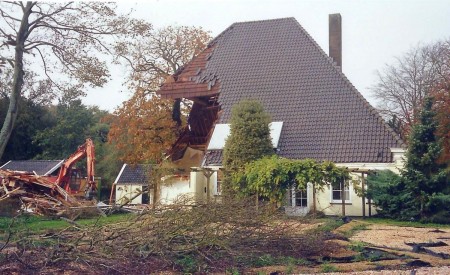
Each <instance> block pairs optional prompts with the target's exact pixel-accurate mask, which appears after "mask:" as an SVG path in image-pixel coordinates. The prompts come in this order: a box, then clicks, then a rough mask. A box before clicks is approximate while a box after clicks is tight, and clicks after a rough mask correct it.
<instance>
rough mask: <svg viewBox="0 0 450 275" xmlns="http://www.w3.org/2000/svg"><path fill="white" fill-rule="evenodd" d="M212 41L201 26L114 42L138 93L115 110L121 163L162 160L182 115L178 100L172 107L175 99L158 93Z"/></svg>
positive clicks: (114, 137) (114, 132)
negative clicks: (130, 40) (161, 87)
mask: <svg viewBox="0 0 450 275" xmlns="http://www.w3.org/2000/svg"><path fill="white" fill-rule="evenodd" d="M209 39H210V36H209V34H208V32H206V31H204V30H203V29H202V28H196V27H183V26H181V27H165V28H162V29H159V30H153V29H149V30H148V31H147V32H145V34H144V35H143V36H142V37H140V38H138V39H135V40H133V41H132V42H126V43H118V44H117V45H116V47H115V54H116V57H117V61H120V60H122V61H123V60H124V61H125V64H126V65H127V67H128V68H129V72H130V73H129V75H128V81H127V82H128V84H129V88H130V89H132V90H133V91H135V92H134V94H133V96H132V97H131V98H130V99H129V100H128V101H125V102H124V103H123V104H122V106H121V107H119V108H118V109H117V110H116V111H115V113H114V119H113V123H112V126H111V131H110V134H109V138H110V141H111V142H113V143H114V144H115V145H116V148H117V150H118V151H119V154H120V156H121V159H122V160H123V161H125V162H128V163H142V162H153V163H159V162H161V160H162V158H163V156H164V154H165V153H166V152H167V151H168V149H170V147H171V145H172V144H173V143H174V141H175V139H176V138H177V135H178V127H180V126H181V125H182V122H183V120H184V119H183V118H182V114H181V108H179V103H180V102H179V101H178V106H175V108H174V106H173V102H172V101H170V100H163V99H161V98H160V97H159V96H158V95H156V94H155V91H157V90H158V89H159V87H160V85H161V84H162V83H164V80H165V79H166V77H168V76H170V75H172V74H174V73H175V72H176V70H178V69H179V68H181V67H182V66H183V65H184V64H185V63H187V62H188V61H190V60H191V59H192V58H193V57H194V56H195V55H196V54H198V53H199V52H200V51H201V50H202V49H203V48H204V47H206V43H207V41H208V40H209ZM176 107H178V108H176ZM174 110H176V111H178V112H179V113H178V114H174V113H175V112H174ZM186 112H187V111H185V112H184V115H185V114H186Z"/></svg>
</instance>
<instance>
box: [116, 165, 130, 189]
mask: <svg viewBox="0 0 450 275" xmlns="http://www.w3.org/2000/svg"><path fill="white" fill-rule="evenodd" d="M126 166H127V164H126V163H124V164H123V165H122V168H121V169H120V172H119V174H118V175H117V178H116V180H115V181H114V184H117V182H118V181H119V179H120V177H121V176H122V173H123V170H125V167H126Z"/></svg>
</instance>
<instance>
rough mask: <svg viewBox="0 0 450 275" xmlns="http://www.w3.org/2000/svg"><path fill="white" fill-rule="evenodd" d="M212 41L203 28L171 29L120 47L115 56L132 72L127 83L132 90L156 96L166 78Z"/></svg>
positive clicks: (166, 28) (171, 27)
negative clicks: (155, 93) (142, 90)
mask: <svg viewBox="0 0 450 275" xmlns="http://www.w3.org/2000/svg"><path fill="white" fill-rule="evenodd" d="M210 39H211V36H210V35H209V32H207V31H205V30H203V29H202V28H201V27H188V26H168V27H164V28H161V29H158V30H149V31H148V32H147V33H146V34H145V35H143V36H141V37H140V38H139V39H134V40H133V41H126V42H122V43H118V44H117V45H116V47H115V53H116V56H117V57H118V59H117V61H118V62H119V61H120V60H125V64H126V65H127V66H128V67H129V69H130V70H129V72H130V73H129V75H128V81H127V82H128V84H129V85H130V87H131V88H132V90H136V88H139V89H144V90H146V91H147V93H152V92H155V91H156V90H157V89H159V86H160V85H161V84H162V83H163V82H164V80H165V79H166V77H168V76H170V75H172V74H173V73H175V72H176V71H177V70H178V69H179V68H181V67H182V66H183V65H184V64H186V63H187V62H189V61H190V60H191V59H192V58H193V57H194V56H196V55H197V54H199V53H200V52H201V51H202V50H203V49H204V48H205V47H206V45H207V43H208V42H209V40H210Z"/></svg>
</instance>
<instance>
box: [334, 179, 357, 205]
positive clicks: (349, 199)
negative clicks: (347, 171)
mask: <svg viewBox="0 0 450 275" xmlns="http://www.w3.org/2000/svg"><path fill="white" fill-rule="evenodd" d="M345 182H347V184H346V185H347V186H345V188H344V196H345V193H346V192H348V198H346V199H345V203H351V202H352V193H351V187H350V186H351V180H348V181H343V182H341V183H340V184H339V185H340V186H339V189H334V186H333V184H332V183H330V202H331V203H342V197H341V194H342V191H341V190H342V189H341V188H342V184H343V183H345ZM337 191H338V192H339V197H340V198H339V199H337V200H335V199H334V196H333V195H334V192H337Z"/></svg>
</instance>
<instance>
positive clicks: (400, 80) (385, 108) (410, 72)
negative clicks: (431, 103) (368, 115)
mask: <svg viewBox="0 0 450 275" xmlns="http://www.w3.org/2000/svg"><path fill="white" fill-rule="evenodd" d="M449 42H450V40H449V41H443V42H437V43H434V44H431V45H426V46H417V47H415V48H412V49H411V50H410V51H409V52H407V53H406V54H405V55H403V56H401V57H398V58H396V62H395V64H393V65H386V67H385V68H384V70H383V71H382V72H378V83H377V84H375V85H374V86H372V87H371V90H372V94H373V96H374V97H375V98H376V99H378V102H379V104H378V108H379V110H380V112H381V114H382V115H384V116H386V117H387V118H388V119H393V120H396V119H398V120H399V121H400V123H401V125H402V126H401V128H402V129H401V132H402V133H403V134H404V133H405V132H408V131H409V128H410V126H411V125H413V124H414V122H415V120H416V118H417V117H418V114H419V112H420V109H421V105H422V101H423V99H424V97H425V96H426V95H427V94H428V93H429V92H430V91H431V89H432V88H433V86H434V85H436V84H437V83H440V82H442V80H443V77H444V76H446V75H447V76H448V75H449V74H448V72H449V71H450V69H449V68H450V66H449V62H448V61H449V58H450V57H449V55H448V53H449V49H450V43H449Z"/></svg>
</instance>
